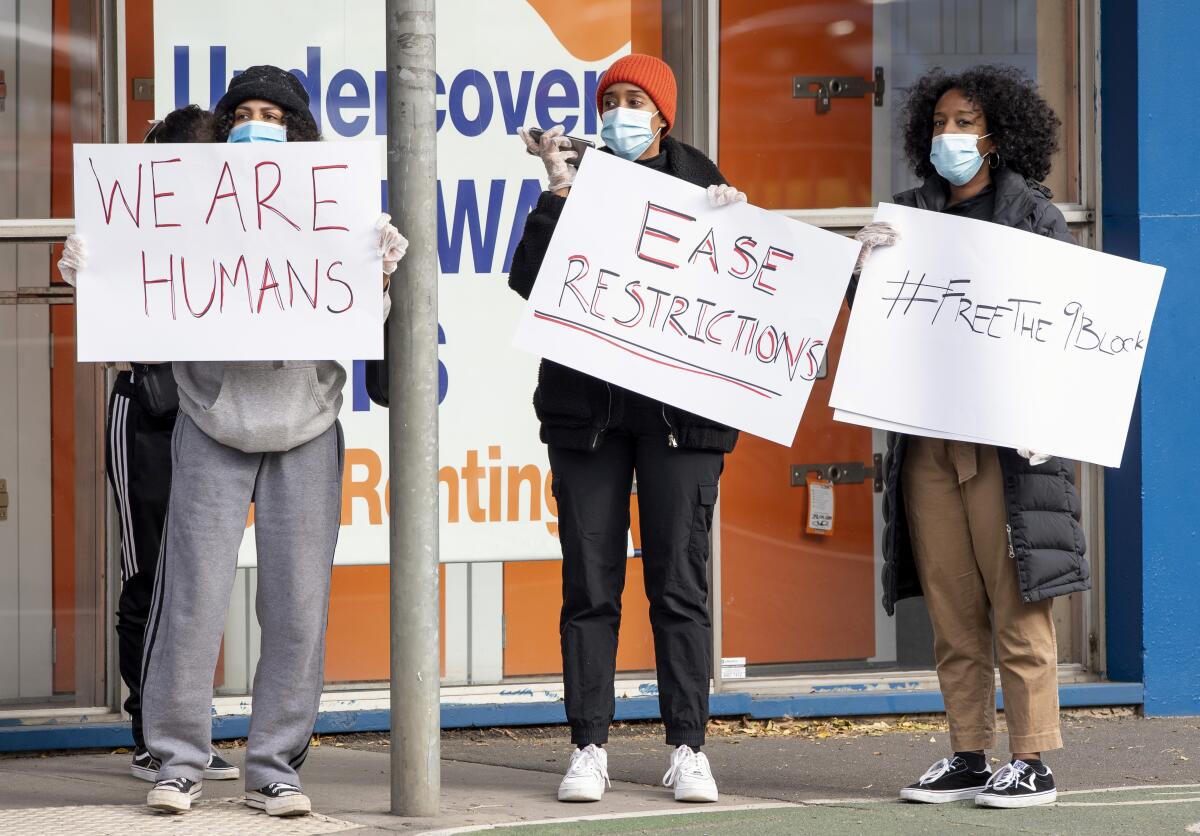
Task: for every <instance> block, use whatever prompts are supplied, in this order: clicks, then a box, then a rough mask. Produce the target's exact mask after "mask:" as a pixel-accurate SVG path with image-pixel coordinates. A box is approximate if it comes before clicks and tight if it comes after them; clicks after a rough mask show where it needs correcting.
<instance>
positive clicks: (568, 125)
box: [537, 70, 579, 133]
mask: <svg viewBox="0 0 1200 836" xmlns="http://www.w3.org/2000/svg"><path fill="white" fill-rule="evenodd" d="M555 85H558V86H559V87H561V88H562V89H563V93H562V94H561V95H551V93H550V91H551V90H552V89H553V88H554V86H555ZM552 107H554V108H557V107H566V108H576V109H578V107H579V88H578V87H577V86H575V79H573V78H572V77H571V74H570V73H568V72H567V71H566V70H551V71H550V72H548V73H546V74H545V75H544V76H542V80H541V81H540V82H538V87H537V120H538V124H539V125H541V127H542V130H549V129H550V128H551V127H553V126H554V125H558V124H560V123H561V124H562V126H563V130H564V131H566V132H567V133H570V132H571V131H573V130H574V129H575V123H576V122H578V121H579V117H577V116H563V118H562V119H558V118H556V117H555V115H554V114H552V113H551V112H550V108H552Z"/></svg>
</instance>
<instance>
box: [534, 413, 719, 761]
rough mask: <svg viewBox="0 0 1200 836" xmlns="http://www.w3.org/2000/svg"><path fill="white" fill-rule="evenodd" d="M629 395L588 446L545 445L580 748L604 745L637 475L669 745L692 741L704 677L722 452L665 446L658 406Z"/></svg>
mask: <svg viewBox="0 0 1200 836" xmlns="http://www.w3.org/2000/svg"><path fill="white" fill-rule="evenodd" d="M628 400H629V404H628V407H627V409H626V417H625V419H624V420H623V421H622V422H621V425H620V426H616V427H610V428H609V430H608V432H607V433H606V435H605V437H604V440H603V441H602V442H601V444H600V446H599V447H598V448H597V449H596V450H593V451H581V450H573V449H567V448H563V447H556V446H553V445H551V446H550V449H549V453H550V466H551V468H552V470H553V472H554V481H553V484H554V494H555V496H556V497H557V500H558V521H559V536H560V538H561V541H562V550H563V607H562V617H561V620H560V622H559V632H560V635H561V638H562V655H563V684H564V688H565V691H566V710H567V720H568V721H569V722H570V725H571V740H572V741H573V742H574V743H575V744H577V745H580V746H586V745H587V744H589V743H597V744H599V743H604V742H606V741H607V740H608V727H609V724H610V723H611V722H612V719H613V711H614V709H615V700H614V694H613V679H614V676H615V673H616V658H617V631H618V629H619V628H620V624H621V592H622V591H623V590H624V588H625V564H626V554H627V532H628V530H629V502H630V490H631V488H632V483H633V476H634V473H636V474H637V491H638V509H639V515H640V517H641V535H642V562H643V568H644V575H645V583H646V597H647V598H648V599H649V600H650V624H651V627H652V628H653V631H654V656H655V660H656V665H657V668H658V701H659V708H660V711H661V713H662V719H663V722H664V724H665V725H666V727H667V743H668V744H670V745H672V746H680V745H685V744H686V745H689V746H700V745H701V744H703V743H704V730H705V727H706V726H707V724H708V690H709V680H710V679H711V677H712V623H711V620H710V618H709V613H708V553H709V533H710V531H711V529H712V518H713V506H714V504H715V503H716V501H717V482H718V480H719V479H720V476H721V470H722V468H723V466H724V459H725V456H724V454H723V453H720V452H712V451H706V450H705V451H702V450H686V449H682V448H678V447H671V446H669V444H668V439H667V436H668V434H669V432H670V428H669V427H668V425H667V423H666V421H665V419H664V417H663V415H662V413H661V404H658V403H656V402H653V401H649V400H647V399H644V398H640V397H636V396H635V397H632V398H628Z"/></svg>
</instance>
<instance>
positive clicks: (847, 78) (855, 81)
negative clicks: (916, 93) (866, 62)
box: [792, 67, 886, 113]
mask: <svg viewBox="0 0 1200 836" xmlns="http://www.w3.org/2000/svg"><path fill="white" fill-rule="evenodd" d="M885 89H886V88H885V85H884V80H883V67H876V68H875V78H874V79H873V80H872V79H867V78H860V77H859V76H856V75H835V76H827V75H798V76H794V77H793V78H792V98H793V99H816V100H817V103H816V104H817V113H828V112H829V110H830V108H831V107H832V105H831V104H830V99H861V98H862V97H863V96H872V97H873V101H874V103H875V107H883V91H884V90H885Z"/></svg>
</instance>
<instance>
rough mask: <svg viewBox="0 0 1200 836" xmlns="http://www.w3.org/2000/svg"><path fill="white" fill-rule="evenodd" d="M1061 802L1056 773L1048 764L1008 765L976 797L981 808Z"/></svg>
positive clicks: (1023, 762)
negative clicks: (1056, 784)
mask: <svg viewBox="0 0 1200 836" xmlns="http://www.w3.org/2000/svg"><path fill="white" fill-rule="evenodd" d="M1057 800H1058V790H1057V789H1056V788H1055V786H1054V773H1053V772H1051V771H1050V767H1048V766H1046V765H1045V764H1038V765H1036V766H1035V765H1033V764H1029V763H1025V761H1013V762H1012V763H1006V764H1005V765H1004V766H1002V767H1000V768H999V769H997V770H996V774H995V775H993V776H992V780H990V781H988V785H987V788H986V789H985V790H984V791H983V792H981V793H979V795H977V796H975V803H976V804H977V805H978V806H980V807H1002V808H1011V807H1035V806H1037V805H1038V804H1053V803H1054V802H1055V801H1057Z"/></svg>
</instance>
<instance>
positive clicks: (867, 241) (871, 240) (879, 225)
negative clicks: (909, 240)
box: [854, 221, 900, 274]
mask: <svg viewBox="0 0 1200 836" xmlns="http://www.w3.org/2000/svg"><path fill="white" fill-rule="evenodd" d="M854 240H855V241H858V242H859V243H860V244H862V249H861V250H859V252H858V261H857V263H855V265H854V272H855V273H856V274H857V273H861V272H862V269H863V265H865V264H866V263H867V259H868V258H870V257H871V250H873V249H875V248H876V247H890V246H892V245H893V244H895V243H896V242H897V241H899V240H900V231H899V230H897V229H896V227H894V226H892V225H891V224H890V223H887V222H886V221H872V222H871V223H869V224H867V225H866V226H864V227H863V228H862V229H860V230H859V231H858V232H856V233H854Z"/></svg>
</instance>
